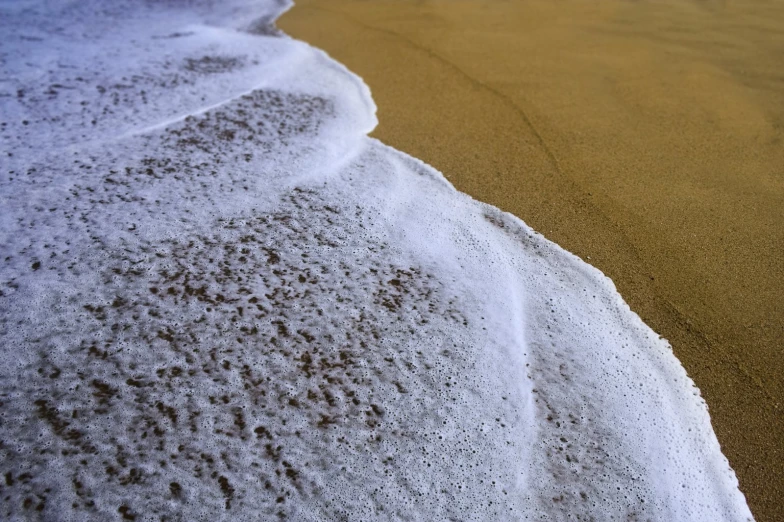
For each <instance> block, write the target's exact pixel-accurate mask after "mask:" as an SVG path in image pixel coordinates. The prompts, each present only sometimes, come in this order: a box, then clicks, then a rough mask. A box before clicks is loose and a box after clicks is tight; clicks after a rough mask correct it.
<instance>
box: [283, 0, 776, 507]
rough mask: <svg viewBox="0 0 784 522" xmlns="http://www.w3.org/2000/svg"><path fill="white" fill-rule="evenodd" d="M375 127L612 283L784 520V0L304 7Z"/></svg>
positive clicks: (761, 499)
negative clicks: (362, 87)
mask: <svg viewBox="0 0 784 522" xmlns="http://www.w3.org/2000/svg"><path fill="white" fill-rule="evenodd" d="M279 25H280V26H281V27H282V28H283V30H284V31H286V32H287V33H289V34H291V35H293V36H294V37H296V38H300V39H303V40H306V41H308V42H310V43H311V44H313V45H315V46H317V47H320V48H322V49H325V50H326V51H327V52H329V53H330V54H331V55H332V56H334V57H335V58H336V59H337V60H339V61H341V62H342V63H344V64H345V65H346V66H348V67H349V68H350V69H351V70H353V71H354V72H356V73H358V74H359V75H360V76H362V77H363V78H364V79H365V81H366V82H367V83H368V85H369V86H370V88H371V90H372V91H373V97H374V99H375V100H376V103H377V104H378V106H379V120H380V122H381V123H380V125H379V127H378V129H377V130H376V131H375V132H374V136H376V137H378V138H379V139H381V140H382V141H384V142H386V143H388V144H390V145H392V146H394V147H396V148H398V149H401V150H403V151H405V152H408V153H410V154H412V155H414V156H416V157H418V158H421V159H422V160H424V161H426V162H428V163H430V164H431V165H433V166H435V167H436V168H437V169H439V170H441V171H442V172H443V173H444V174H445V175H446V177H447V178H448V179H449V180H450V181H452V183H454V185H455V186H456V187H457V188H458V189H460V190H462V191H464V192H467V193H468V194H471V195H472V196H474V197H475V198H477V199H480V200H482V201H486V202H488V203H491V204H493V205H496V206H498V207H500V208H501V209H503V210H506V211H509V212H512V213H513V214H515V215H517V216H520V217H521V218H522V219H523V220H525V221H526V222H527V223H528V224H529V225H531V226H532V227H534V228H535V229H536V230H538V231H540V232H542V233H543V234H544V235H545V236H546V237H548V238H549V239H551V240H553V241H555V242H557V243H558V244H560V245H561V246H563V247H564V248H566V249H567V250H570V251H572V252H574V253H576V254H577V255H579V256H581V257H582V258H583V259H585V260H587V261H588V262H590V263H591V264H593V265H594V266H596V267H598V268H599V269H601V270H602V271H603V272H604V273H605V274H607V275H608V276H609V277H611V278H612V280H613V281H614V282H615V284H616V285H617V286H618V289H619V290H620V292H621V294H622V295H623V296H624V298H625V299H626V300H627V302H628V303H629V304H630V305H631V307H632V309H633V310H635V311H636V312H637V313H638V314H639V315H640V316H641V317H642V318H643V320H645V322H646V323H648V324H649V325H650V326H651V327H652V328H653V329H654V330H656V331H657V332H659V333H660V334H662V335H663V336H664V337H666V338H667V339H669V340H670V342H671V343H672V345H673V347H674V349H675V353H676V354H677V356H678V357H679V359H680V360H681V361H682V363H683V364H684V366H685V367H686V369H687V371H688V372H689V374H690V375H691V377H692V378H693V379H694V380H695V381H696V383H697V385H698V386H699V387H700V389H701V390H702V394H703V396H704V397H705V399H706V401H707V402H708V405H709V407H710V413H711V417H712V421H713V425H714V428H715V430H716V433H717V435H718V438H719V441H720V443H721V445H722V448H723V450H724V453H725V454H726V455H727V457H728V458H729V460H730V463H731V465H732V466H733V468H734V469H735V471H736V473H737V475H738V478H739V480H740V484H741V490H742V491H743V492H744V493H745V494H746V496H747V499H748V501H749V505H750V507H751V509H752V511H753V512H754V514H755V517H756V518H757V520H758V521H760V522H769V521H771V522H772V521H775V520H784V507H782V502H784V500H782V499H784V400H783V399H784V378H783V376H784V354H782V353H781V352H782V349H784V326H783V324H784V304H783V303H782V300H784V261H783V258H784V139H783V138H784V2H769V3H768V2H750V1H742V2H721V1H715V2H714V1H710V0H708V1H700V2H692V1H689V0H679V1H665V2H648V1H642V2H630V1H622V0H612V1H605V2H588V1H576V0H563V1H557V2H553V1H551V0H532V1H504V0H497V1H491V2H483V1H479V0H472V1H455V0H438V1H415V0H405V1H404V0H375V1H372V2H366V1H361V0H318V1H315V0H298V2H297V6H296V7H295V8H294V9H293V10H292V11H291V12H290V13H288V14H286V15H285V16H284V17H283V19H282V20H281V21H280V24H279Z"/></svg>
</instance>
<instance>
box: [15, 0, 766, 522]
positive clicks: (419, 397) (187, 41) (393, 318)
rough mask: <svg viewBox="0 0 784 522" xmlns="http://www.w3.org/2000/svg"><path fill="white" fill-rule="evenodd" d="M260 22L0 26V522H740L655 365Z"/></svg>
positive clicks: (579, 273) (651, 354)
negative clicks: (378, 135) (3, 76)
mask: <svg viewBox="0 0 784 522" xmlns="http://www.w3.org/2000/svg"><path fill="white" fill-rule="evenodd" d="M285 7H287V6H286V5H285V4H279V3H276V2H260V3H257V2H253V3H250V2H243V1H241V0H236V1H229V2H226V1H222V2H211V1H207V0H204V1H200V2H191V3H188V5H179V4H177V3H167V2H143V1H125V2H112V3H111V5H109V4H106V3H105V2H98V1H97V0H96V1H87V2H78V3H62V4H58V5H56V6H53V5H51V3H50V2H38V1H30V2H6V3H5V4H3V5H2V6H0V27H2V31H3V34H4V40H3V42H2V44H1V45H2V48H1V49H2V55H1V56H2V58H1V59H2V61H3V68H4V70H6V71H8V73H9V74H8V79H7V80H6V81H4V82H3V83H2V84H0V88H2V95H3V98H2V100H3V102H2V103H3V109H4V110H3V121H2V122H0V139H1V140H2V143H3V151H4V154H5V157H4V158H3V165H2V171H1V172H0V194H1V196H0V197H2V205H3V212H2V214H1V215H0V224H1V225H2V227H0V244H2V259H0V311H1V312H2V314H1V315H0V339H1V340H2V342H0V357H1V359H0V402H1V404H2V407H1V408H0V420H1V421H0V462H1V463H2V464H0V474H2V475H3V478H4V480H0V496H1V497H2V498H3V503H2V507H0V510H2V518H4V519H7V520H79V521H82V520H140V521H141V520H259V519H265V520H266V519H281V520H368V519H381V520H400V519H410V520H542V519H552V520H567V519H576V520H750V519H751V514H750V513H749V511H748V508H747V507H746V504H745V500H744V498H743V496H742V494H741V493H740V492H739V491H738V489H737V481H736V479H735V476H734V473H733V472H732V470H731V469H730V468H729V465H728V463H727V461H726V459H725V458H724V456H723V455H722V454H721V451H720V448H719V446H718V443H717V441H716V438H715V435H714V434H713V431H712V429H711V426H710V422H709V418H708V414H707V408H706V406H705V404H704V402H703V401H702V400H701V398H700V396H699V392H698V390H697V389H696V388H695V387H694V385H693V383H692V382H691V380H690V379H689V378H688V377H687V376H686V374H685V372H684V370H683V369H682V368H681V366H680V365H679V364H678V362H677V360H676V359H675V357H674V356H673V355H672V352H671V351H670V349H669V346H668V345H667V344H666V342H665V341H663V340H661V339H660V338H659V337H658V336H656V335H655V334H654V333H653V332H652V331H651V330H650V329H649V328H647V327H646V326H645V325H644V324H643V323H642V322H641V321H640V320H639V318H638V317H637V316H636V315H634V314H633V313H632V312H631V311H630V310H629V309H628V307H627V306H626V305H625V303H624V302H623V301H622V300H621V298H620V296H618V294H617V292H616V291H615V289H614V287H613V286H612V283H610V282H609V280H607V279H606V278H604V276H603V275H602V274H600V273H599V272H598V271H596V270H595V269H593V268H591V267H589V266H588V265H586V264H584V263H583V262H582V261H580V260H579V259H577V258H575V257H574V256H572V255H570V254H568V253H566V252H564V251H563V250H561V249H560V248H558V247H557V246H555V245H553V244H552V243H550V242H548V241H546V240H545V239H544V238H542V237H541V236H539V235H538V234H536V233H535V232H533V231H531V230H530V229H529V228H528V227H526V226H525V225H524V224H523V223H522V222H520V221H519V220H517V219H516V218H514V217H512V216H510V215H507V214H502V213H501V212H499V211H498V210H497V209H494V208H492V207H489V206H486V205H483V204H481V203H478V202H475V201H473V200H471V199H470V198H468V197H467V196H465V195H463V194H460V193H458V192H456V191H455V190H454V189H453V188H452V187H451V186H450V185H449V184H448V183H447V182H446V181H445V180H444V178H443V176H441V175H440V174H439V173H438V172H436V171H434V170H433V169H431V168H430V167H428V166H427V165H424V164H422V163H421V162H419V161H417V160H415V159H413V158H410V157H408V156H405V155H404V154H402V153H399V152H397V151H395V150H393V149H390V148H388V147H386V146H384V145H383V144H381V143H379V142H377V141H375V140H372V139H370V138H367V137H366V136H365V134H366V133H367V132H368V131H369V130H370V129H372V127H373V126H374V125H375V116H374V105H373V102H372V100H371V98H370V95H369V91H368V90H367V88H366V87H365V86H364V84H362V82H361V80H359V79H358V78H357V77H356V76H354V75H352V74H351V73H349V72H348V71H347V70H345V68H343V67H342V66H341V65H339V64H337V63H335V62H334V61H332V60H330V59H329V58H328V57H327V56H326V55H324V54H323V53H321V52H320V51H317V50H314V49H312V48H310V47H308V46H306V45H305V44H303V43H300V42H295V41H292V40H289V39H287V38H285V37H284V38H281V37H280V36H278V35H277V32H276V31H275V30H274V28H273V27H272V26H271V23H272V21H273V20H274V19H275V17H276V16H277V15H278V14H279V12H280V11H281V10H282V9H284V8H285Z"/></svg>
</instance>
